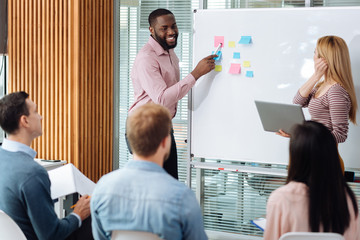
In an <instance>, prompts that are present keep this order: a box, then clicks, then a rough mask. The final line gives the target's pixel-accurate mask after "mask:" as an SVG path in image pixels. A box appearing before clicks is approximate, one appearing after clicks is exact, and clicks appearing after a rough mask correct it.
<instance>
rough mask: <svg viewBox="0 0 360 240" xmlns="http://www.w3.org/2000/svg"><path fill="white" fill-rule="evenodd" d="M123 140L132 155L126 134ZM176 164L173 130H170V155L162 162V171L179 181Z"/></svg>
mask: <svg viewBox="0 0 360 240" xmlns="http://www.w3.org/2000/svg"><path fill="white" fill-rule="evenodd" d="M125 140H126V144H127V147H128V149H129V152H130V153H131V154H132V150H131V148H130V145H129V142H128V139H127V136H126V134H125ZM177 162H178V158H177V149H176V142H175V137H174V130H173V129H171V149H170V155H169V158H168V159H167V160H166V161H165V162H164V169H165V171H166V172H167V173H169V174H170V175H171V176H173V177H174V178H175V179H179V177H178V164H177Z"/></svg>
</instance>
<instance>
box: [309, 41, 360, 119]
mask: <svg viewBox="0 0 360 240" xmlns="http://www.w3.org/2000/svg"><path fill="white" fill-rule="evenodd" d="M316 50H317V52H318V57H321V58H324V59H325V60H326V62H327V64H328V69H327V72H326V73H325V76H326V78H328V79H332V80H334V81H335V82H337V83H339V84H340V85H341V86H342V87H343V88H345V90H346V91H347V92H348V94H349V96H350V100H351V108H350V112H349V118H350V121H351V122H353V123H354V124H356V110H357V107H358V106H357V101H356V95H355V88H354V82H353V77H352V73H351V63H350V55H349V49H348V47H347V45H346V42H345V41H344V40H343V39H342V38H340V37H337V36H324V37H322V38H319V39H318V41H317V46H316Z"/></svg>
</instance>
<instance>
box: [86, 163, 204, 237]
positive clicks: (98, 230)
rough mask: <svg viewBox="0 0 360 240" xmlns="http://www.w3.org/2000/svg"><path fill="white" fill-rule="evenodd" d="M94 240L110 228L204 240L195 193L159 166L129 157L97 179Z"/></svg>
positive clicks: (92, 212)
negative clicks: (124, 162) (129, 158)
mask: <svg viewBox="0 0 360 240" xmlns="http://www.w3.org/2000/svg"><path fill="white" fill-rule="evenodd" d="M90 204H91V217H92V229H93V235H94V238H95V239H111V232H112V231H113V230H132V231H146V232H152V233H155V234H157V235H158V236H159V237H160V238H163V239H168V240H173V239H174V240H177V239H179V240H180V239H196V240H202V239H207V236H206V234H205V231H204V226H203V219H202V214H201V209H200V206H199V204H198V202H197V200H196V198H195V194H194V193H193V192H192V191H191V189H189V188H188V187H187V186H185V185H184V184H183V183H181V182H179V181H177V180H175V179H174V178H173V177H171V176H170V175H168V174H167V173H166V172H165V171H164V169H163V168H161V167H160V166H159V165H157V164H155V163H152V162H149V161H141V160H131V161H129V162H128V163H127V164H126V165H125V167H124V168H122V169H120V170H116V171H113V172H111V173H109V174H107V175H105V176H104V177H102V178H101V179H100V181H99V182H98V183H97V185H96V188H95V190H94V192H93V195H92V197H91V203H90Z"/></svg>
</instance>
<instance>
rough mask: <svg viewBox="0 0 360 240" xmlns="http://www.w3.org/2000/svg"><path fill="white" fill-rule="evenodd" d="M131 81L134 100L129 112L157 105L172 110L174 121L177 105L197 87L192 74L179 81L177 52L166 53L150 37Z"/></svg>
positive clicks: (133, 70)
mask: <svg viewBox="0 0 360 240" xmlns="http://www.w3.org/2000/svg"><path fill="white" fill-rule="evenodd" d="M131 80H132V82H133V87H134V95H135V96H134V103H133V105H132V106H131V107H130V109H129V112H131V111H132V110H134V109H135V108H137V107H139V106H141V105H143V104H145V103H148V102H154V103H157V104H161V105H163V106H165V107H166V108H167V109H169V111H170V114H171V116H172V117H175V114H176V109H177V103H178V101H179V100H180V99H182V98H183V97H184V96H185V95H186V94H187V93H188V92H189V91H190V89H191V88H192V87H193V86H194V85H195V78H194V76H193V75H191V74H189V75H187V76H186V77H185V78H184V79H183V80H181V81H179V80H180V70H179V59H178V57H177V56H176V54H175V52H174V49H170V50H169V52H167V51H165V50H164V49H163V48H162V47H161V45H160V44H159V43H158V42H157V41H156V40H154V39H153V38H152V37H151V36H150V38H149V41H148V42H147V44H145V46H144V47H143V48H142V49H141V50H140V51H139V53H138V55H137V56H136V59H135V62H134V65H133V68H132V70H131Z"/></svg>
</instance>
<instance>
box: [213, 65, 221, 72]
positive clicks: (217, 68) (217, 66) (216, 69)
mask: <svg viewBox="0 0 360 240" xmlns="http://www.w3.org/2000/svg"><path fill="white" fill-rule="evenodd" d="M214 70H215V72H221V71H222V66H221V65H215V69H214Z"/></svg>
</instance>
